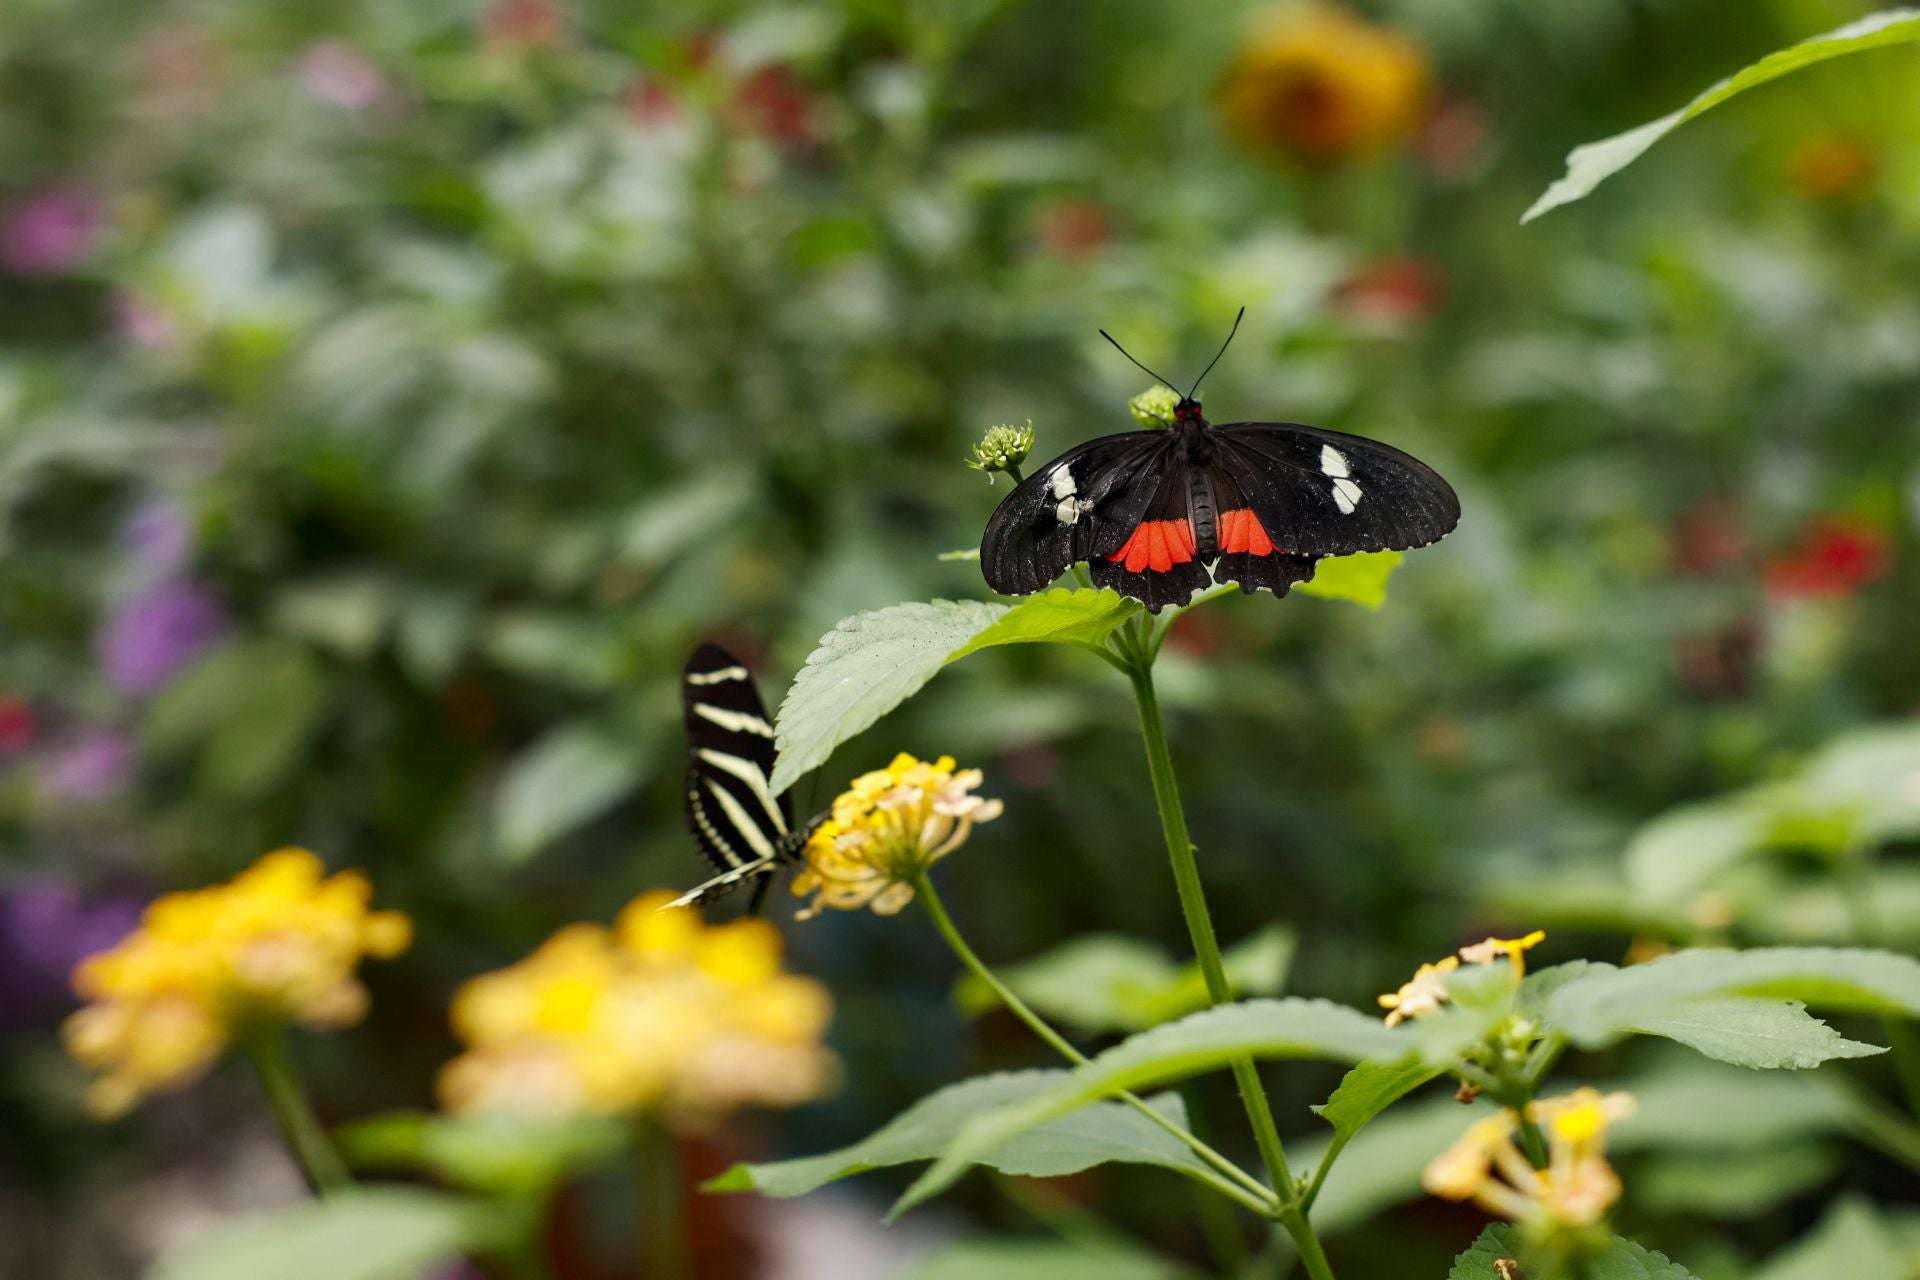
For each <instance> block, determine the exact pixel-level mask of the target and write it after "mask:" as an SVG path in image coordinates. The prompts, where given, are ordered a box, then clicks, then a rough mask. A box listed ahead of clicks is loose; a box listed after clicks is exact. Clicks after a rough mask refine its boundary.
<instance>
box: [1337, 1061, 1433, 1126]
mask: <svg viewBox="0 0 1920 1280" xmlns="http://www.w3.org/2000/svg"><path fill="white" fill-rule="evenodd" d="M1440 1071H1441V1069H1440V1068H1439V1067H1436V1066H1430V1065H1428V1064H1427V1063H1425V1062H1420V1061H1413V1062H1400V1063H1391V1064H1384V1063H1377V1062H1363V1063H1361V1064H1360V1065H1359V1066H1357V1067H1355V1068H1354V1069H1353V1070H1351V1071H1349V1072H1347V1074H1346V1075H1345V1076H1344V1077H1342V1078H1341V1081H1340V1086H1339V1088H1337V1089H1335V1090H1334V1091H1333V1096H1332V1097H1330V1098H1328V1099H1327V1100H1326V1102H1325V1103H1323V1104H1321V1105H1320V1106H1317V1107H1315V1108H1314V1109H1313V1111H1314V1114H1315V1115H1317V1116H1319V1117H1320V1118H1321V1119H1322V1120H1325V1121H1326V1122H1327V1123H1328V1124H1330V1125H1332V1126H1333V1132H1334V1137H1335V1138H1336V1139H1341V1140H1344V1139H1349V1138H1352V1137H1353V1135H1354V1134H1356V1133H1358V1132H1360V1130H1361V1129H1362V1128H1363V1127H1364V1126H1365V1125H1366V1124H1367V1122H1368V1121H1370V1120H1372V1119H1373V1118H1374V1117H1375V1116H1377V1115H1379V1114H1380V1113H1381V1112H1382V1111H1385V1110H1386V1109H1387V1108H1388V1107H1390V1106H1392V1105H1393V1104H1394V1103H1396V1102H1398V1101H1400V1099H1402V1098H1404V1097H1406V1096H1407V1095H1408V1094H1409V1093H1412V1092H1413V1091H1414V1090H1415V1089H1418V1088H1419V1087H1420V1086H1421V1085H1423V1084H1425V1083H1426V1082H1427V1081H1429V1080H1431V1079H1433V1078H1434V1077H1435V1076H1437V1075H1439V1074H1440Z"/></svg>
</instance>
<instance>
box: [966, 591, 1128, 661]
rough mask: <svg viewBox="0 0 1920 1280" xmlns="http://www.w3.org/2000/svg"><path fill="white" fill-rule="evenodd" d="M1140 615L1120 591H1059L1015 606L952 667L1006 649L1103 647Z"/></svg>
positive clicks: (978, 638) (969, 643)
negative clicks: (977, 655)
mask: <svg viewBox="0 0 1920 1280" xmlns="http://www.w3.org/2000/svg"><path fill="white" fill-rule="evenodd" d="M1139 612H1140V606H1139V604H1138V603H1136V602H1134V601H1132V600H1129V599H1128V598H1127V597H1125V596H1123V595H1121V594H1120V593H1118V592H1116V591H1105V590H1098V591H1096V590H1094V589H1092V588H1088V587H1082V588H1079V589H1078V590H1069V589H1067V588H1066V587H1055V588H1054V589H1053V590H1051V591H1042V592H1041V593H1040V594H1038V595H1035V596H1029V597H1027V598H1026V599H1025V600H1022V601H1021V602H1020V603H1019V604H1017V605H1014V606H1013V607H1012V608H1011V609H1009V610H1007V611H1006V613H1005V614H1003V615H1002V616H1001V617H1000V619H999V620H998V621H997V622H995V623H994V624H993V625H991V626H989V627H988V628H986V629H985V630H984V631H982V632H980V634H979V635H976V636H975V637H973V639H971V640H969V641H967V643H965V644H963V645H961V646H960V647H959V648H958V649H955V650H954V651H953V652H952V653H951V654H949V655H947V661H948V662H958V661H959V660H960V659H962V658H964V657H966V656H967V655H968V654H970V653H978V652H979V651H980V650H982V649H991V648H992V647H993V646H995V645H1001V644H1077V645H1099V644H1101V643H1103V642H1104V641H1105V640H1106V638H1107V637H1108V636H1110V635H1112V634H1113V632H1114V629H1115V628H1117V627H1119V626H1120V624H1121V623H1123V622H1125V621H1126V620H1127V619H1128V618H1131V617H1132V616H1133V615H1134V614H1136V613H1139Z"/></svg>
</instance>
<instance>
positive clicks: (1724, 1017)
mask: <svg viewBox="0 0 1920 1280" xmlns="http://www.w3.org/2000/svg"><path fill="white" fill-rule="evenodd" d="M1633 1030H1635V1031H1638V1032H1640V1033H1642V1034H1643V1035H1650V1036H1665V1037H1666V1038H1667V1039H1669V1040H1677V1041H1679V1042H1680V1043H1681V1044H1684V1045H1686V1046H1687V1047H1688V1048H1690V1049H1693V1050H1695V1051H1697V1052H1699V1053H1703V1054H1705V1055H1706V1056H1707V1057H1709V1058H1714V1059H1716V1060H1718V1061H1720V1062H1730V1063H1732V1064H1733V1065H1734V1066H1736V1067H1753V1068H1780V1067H1788V1068H1796V1069H1805V1068H1809V1067H1817V1066H1819V1065H1820V1064H1821V1063H1823V1062H1830V1061H1832V1060H1833V1059H1835V1058H1868V1057H1872V1056H1873V1055H1874V1054H1877V1053H1885V1052H1886V1050H1885V1049H1883V1048H1881V1047H1880V1046H1878V1045H1871V1044H1861V1043H1860V1042H1859V1041H1857V1040H1849V1039H1847V1038H1846V1037H1845V1036H1843V1035H1841V1034H1840V1033H1839V1032H1838V1031H1835V1030H1834V1029H1833V1028H1832V1027H1829V1026H1828V1025H1827V1024H1826V1023H1824V1022H1822V1021H1820V1020H1819V1019H1818V1018H1815V1017H1813V1016H1812V1015H1810V1014H1809V1013H1808V1012H1807V1007H1806V1006H1805V1005H1803V1004H1801V1003H1800V1002H1799V1001H1798V1000H1765V999H1756V998H1754V997H1751V996H1734V997H1730V998H1708V999H1702V1000H1682V1001H1678V1002H1675V1003H1672V1004H1668V1005H1664V1006H1662V1008H1661V1009H1660V1011H1659V1012H1657V1013H1655V1014H1653V1015H1652V1016H1649V1017H1646V1018H1643V1019H1641V1020H1640V1022H1639V1023H1638V1025H1636V1026H1635V1027H1634V1028H1633Z"/></svg>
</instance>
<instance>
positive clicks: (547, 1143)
mask: <svg viewBox="0 0 1920 1280" xmlns="http://www.w3.org/2000/svg"><path fill="white" fill-rule="evenodd" d="M335 1136H336V1137H338V1139H339V1140H340V1146H341V1150H342V1152H343V1153H344V1154H345V1155H346V1157H347V1160H348V1162H349V1163H351V1164H352V1165H353V1166H354V1167H355V1168H357V1169H405V1170H408V1171H410V1172H422V1173H430V1174H432V1175H434V1176H435V1177H437V1178H440V1179H441V1180H443V1181H446V1182H450V1183H453V1184H454V1185H456V1186H460V1187H464V1188H466V1189H468V1190H471V1191H479V1192H484V1193H486V1194H489V1195H497V1196H537V1195H541V1194H543V1193H545V1192H546V1191H548V1190H549V1189H550V1188H552V1187H553V1186H554V1185H555V1184H556V1183H558V1182H559V1181H560V1180H561V1179H562V1178H565V1177H566V1176H567V1175H568V1174H569V1173H571V1172H572V1171H573V1170H574V1169H577V1168H579V1167H581V1166H583V1165H587V1164H593V1163H597V1162H599V1161H601V1160H604V1159H606V1158H607V1157H608V1156H611V1155H614V1154H616V1153H618V1152H620V1151H621V1150H622V1149H623V1148H624V1147H625V1145H626V1142H627V1133H626V1130H625V1129H624V1128H623V1127H622V1126H620V1125H619V1124H616V1123H614V1122H612V1121H610V1120H604V1119H600V1118H595V1117H582V1118H576V1119H565V1120H545V1119H536V1118H533V1117H530V1116H518V1115H508V1114H504V1113H500V1114H489V1115H471V1116H447V1115H435V1114H430V1113H428V1112H423V1111H390V1112H386V1113H384V1114H382V1115H376V1116H369V1117H367V1118H366V1119H364V1120H357V1121H355V1122H353V1123H352V1124H349V1125H347V1126H345V1127H344V1128H341V1129H339V1130H337V1131H336V1134H335Z"/></svg>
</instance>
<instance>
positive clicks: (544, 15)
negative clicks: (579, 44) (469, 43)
mask: <svg viewBox="0 0 1920 1280" xmlns="http://www.w3.org/2000/svg"><path fill="white" fill-rule="evenodd" d="M567 27H568V21H567V11H566V7H565V6H564V5H561V4H559V3H557V0H494V4H493V5H492V7H491V8H489V9H488V10H487V11H486V13H485V14H484V15H482V17H481V19H480V35H481V38H482V39H483V40H485V42H486V44H487V46H488V47H489V48H493V49H511V48H521V49H531V48H548V47H551V46H554V45H557V44H559V43H560V42H561V41H562V40H563V39H564V38H565V37H566V34H567Z"/></svg>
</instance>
